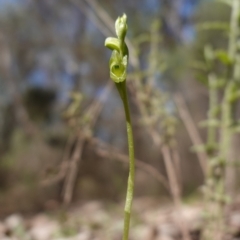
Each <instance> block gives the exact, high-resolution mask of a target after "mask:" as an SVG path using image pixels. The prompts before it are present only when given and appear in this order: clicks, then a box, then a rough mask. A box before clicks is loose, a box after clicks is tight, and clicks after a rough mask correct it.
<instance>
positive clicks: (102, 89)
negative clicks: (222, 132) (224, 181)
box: [0, 0, 231, 216]
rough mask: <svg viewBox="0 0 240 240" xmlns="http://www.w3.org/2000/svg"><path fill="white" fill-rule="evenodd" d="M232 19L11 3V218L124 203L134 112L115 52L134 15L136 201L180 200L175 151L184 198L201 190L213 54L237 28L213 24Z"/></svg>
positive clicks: (188, 0)
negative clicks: (115, 81)
mask: <svg viewBox="0 0 240 240" xmlns="http://www.w3.org/2000/svg"><path fill="white" fill-rule="evenodd" d="M223 2H224V1H223ZM230 11H231V9H230V7H228V6H227V5H225V3H222V2H220V1H218V2H216V1H211V0H178V1H174V0H148V1H143V0H129V1H115V0H111V1H110V0H101V1H96V0H11V1H10V0H1V1H0V206H1V208H0V216H4V215H6V214H9V213H12V212H14V211H22V212H26V213H27V212H35V211H39V210H45V209H52V208H53V209H54V208H56V207H58V206H59V205H60V204H62V203H64V204H70V203H73V202H81V201H87V200H90V199H91V200H93V199H101V200H105V201H114V202H118V201H121V200H122V199H124V196H125V188H126V180H127V174H128V164H127V141H126V132H125V122H124V115H123V114H124V113H123V110H122V106H121V101H120V99H119V96H118V94H117V91H116V90H115V89H114V88H112V86H111V80H109V72H108V71H109V70H108V60H109V56H110V51H108V50H107V49H106V48H105V47H104V41H105V38H106V37H107V36H114V35H115V33H114V32H113V31H112V29H111V28H113V27H114V21H113V19H116V17H117V16H119V15H121V14H122V13H123V12H125V13H126V14H127V15H128V28H129V31H128V41H129V43H130V45H129V49H130V56H131V57H130V58H131V59H130V63H131V66H130V68H129V80H128V90H129V95H130V104H131V110H132V112H133V124H134V137H135V145H136V158H137V159H138V160H139V162H138V165H137V173H136V191H135V195H136V196H151V197H169V196H170V194H173V195H174V192H172V191H171V190H170V191H169V184H168V180H170V182H171V178H169V172H168V170H167V169H166V168H167V167H166V164H165V163H166V162H164V158H166V157H167V156H168V154H167V153H169V154H170V156H171V157H170V160H171V163H172V167H173V166H174V169H175V170H174V171H175V173H176V174H175V175H176V177H175V178H174V179H172V181H173V182H172V184H176V183H177V185H178V191H177V193H175V194H177V195H181V194H182V196H191V195H192V194H193V193H196V192H198V191H199V186H201V185H202V184H203V181H204V174H203V166H201V159H202V160H203V161H204V158H205V156H203V155H204V154H196V153H195V152H193V151H191V147H192V146H193V145H195V144H201V142H202V141H204V140H205V138H206V132H205V131H206V130H205V129H202V128H199V122H200V121H202V120H204V119H206V116H207V109H208V92H207V88H206V78H205V76H206V71H205V69H204V67H203V66H202V65H201V62H202V61H203V59H204V50H203V49H204V46H205V45H206V44H209V45H212V46H213V47H216V48H226V45H227V39H228V38H227V34H226V33H225V32H224V31H222V29H223V28H224V27H226V28H228V25H226V24H225V25H224V24H219V25H220V26H219V29H216V28H214V29H211V26H210V27H209V26H207V27H206V26H205V25H204V23H205V22H207V21H208V22H209V21H210V22H212V23H215V22H216V21H217V22H220V23H221V22H226V23H227V24H228V22H229V19H230ZM218 70H219V71H221V69H218ZM201 139H202V140H201ZM164 146H167V148H168V150H169V149H170V150H169V151H168V152H166V151H165V150H164V149H165V148H164ZM164 151H165V152H164ZM165 160H166V159H165ZM205 160H206V159H205ZM170 168H171V166H170ZM170 175H171V174H170ZM16 199H17V201H16Z"/></svg>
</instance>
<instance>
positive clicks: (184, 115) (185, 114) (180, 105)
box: [174, 93, 207, 176]
mask: <svg viewBox="0 0 240 240" xmlns="http://www.w3.org/2000/svg"><path fill="white" fill-rule="evenodd" d="M174 101H175V103H176V106H177V109H178V112H179V116H180V117H181V119H182V121H183V123H184V125H185V127H186V129H187V132H188V134H189V136H190V139H191V141H192V143H193V145H196V146H197V145H203V141H202V139H201V137H200V134H199V132H198V130H197V127H196V126H195V124H194V121H193V119H192V116H191V114H190V112H189V110H188V108H187V105H186V103H185V101H184V99H183V97H182V96H181V95H180V94H179V93H176V94H175V95H174ZM196 154H197V157H198V160H199V163H200V166H201V168H202V172H203V175H204V176H206V171H207V166H206V161H207V155H206V153H205V152H196Z"/></svg>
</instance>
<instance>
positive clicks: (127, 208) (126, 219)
mask: <svg viewBox="0 0 240 240" xmlns="http://www.w3.org/2000/svg"><path fill="white" fill-rule="evenodd" d="M116 85H117V89H118V91H119V93H120V96H121V98H122V101H123V106H124V111H125V117H126V126H127V137H128V151H129V176H128V185H127V196H126V202H125V208H124V230H123V238H122V239H123V240H128V235H129V226H130V217H131V209H132V201H133V192H134V176H135V158H134V143H133V131H132V123H131V116H130V110H129V104H128V97H127V89H126V81H123V82H121V83H116Z"/></svg>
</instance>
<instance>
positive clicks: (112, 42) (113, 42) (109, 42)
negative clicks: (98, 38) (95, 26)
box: [105, 37, 120, 52]
mask: <svg viewBox="0 0 240 240" xmlns="http://www.w3.org/2000/svg"><path fill="white" fill-rule="evenodd" d="M105 47H107V48H109V49H110V50H112V51H114V50H116V51H118V52H120V41H119V39H117V38H113V37H108V38H107V39H106V40H105Z"/></svg>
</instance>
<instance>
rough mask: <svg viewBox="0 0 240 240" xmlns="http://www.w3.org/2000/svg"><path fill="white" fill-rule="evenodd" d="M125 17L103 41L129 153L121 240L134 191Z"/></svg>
mask: <svg viewBox="0 0 240 240" xmlns="http://www.w3.org/2000/svg"><path fill="white" fill-rule="evenodd" d="M127 29H128V26H127V16H126V14H123V16H122V17H119V18H118V19H117V20H116V22H115V30H116V35H117V38H113V37H108V38H107V39H106V40H105V46H106V47H108V48H109V49H110V50H112V56H111V58H110V62H109V68H110V77H111V79H112V80H113V81H114V82H115V85H116V87H117V89H118V92H119V94H120V97H121V99H122V102H123V106H124V111H125V117H126V125H127V137H128V151H129V176H128V185H127V196H126V203H125V208H124V229H123V240H128V235H129V227H130V217H131V209H132V201H133V191H134V175H135V160H134V144H133V131H132V124H131V116H130V110H129V105H128V97H127V89H126V76H127V65H128V47H127V45H126V43H125V41H124V39H125V36H126V34H127Z"/></svg>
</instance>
